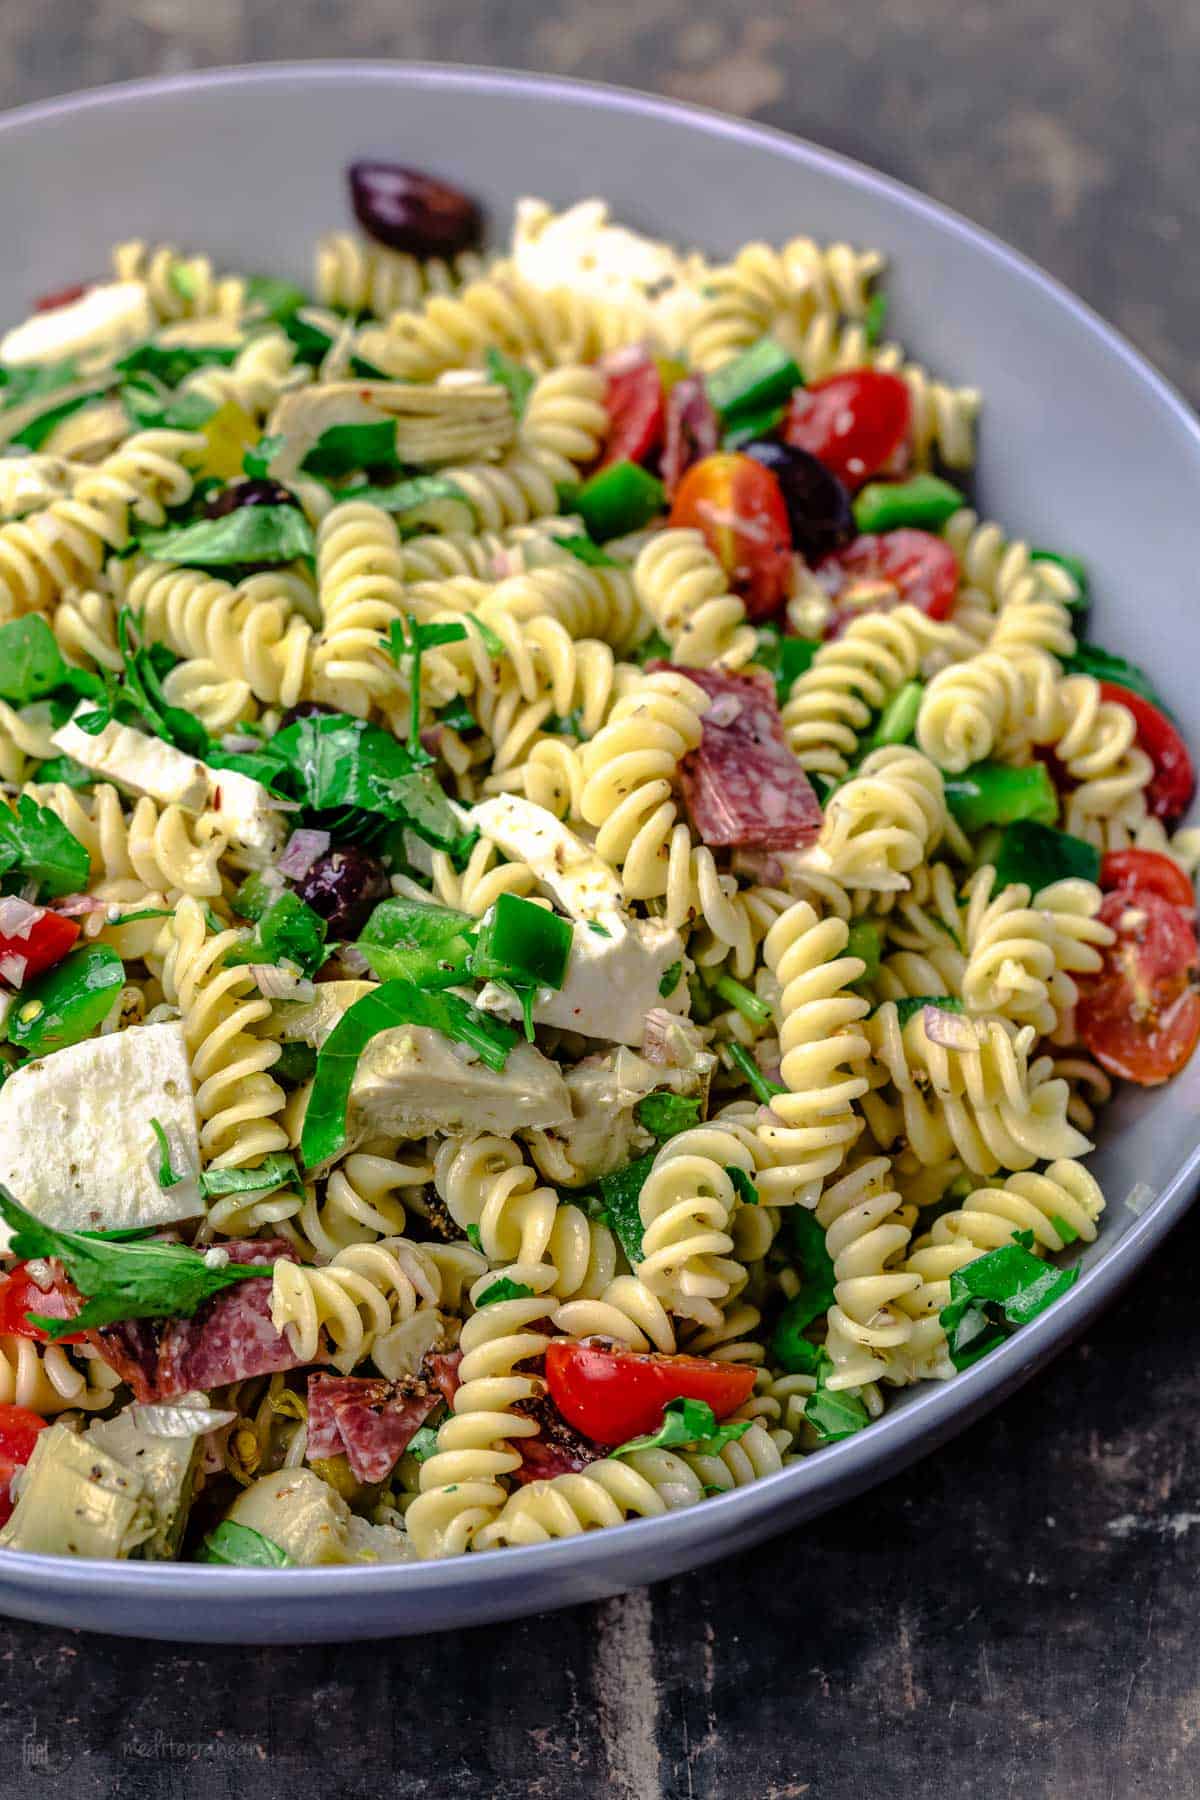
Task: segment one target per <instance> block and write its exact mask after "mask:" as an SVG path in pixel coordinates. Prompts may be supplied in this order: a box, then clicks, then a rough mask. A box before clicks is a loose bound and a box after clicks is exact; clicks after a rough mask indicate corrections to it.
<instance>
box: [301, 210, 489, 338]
mask: <svg viewBox="0 0 1200 1800" xmlns="http://www.w3.org/2000/svg"><path fill="white" fill-rule="evenodd" d="M483 267H484V265H483V259H482V258H481V257H479V256H477V255H476V254H475V253H474V252H472V251H464V252H463V253H462V254H461V255H459V256H456V257H454V259H453V260H452V261H451V262H442V261H441V260H439V259H437V258H432V259H430V260H428V261H421V260H419V259H418V258H417V257H415V256H407V255H405V253H404V252H403V251H401V250H389V249H386V248H385V247H384V246H383V245H382V244H374V243H372V242H371V240H370V239H369V238H365V237H359V236H357V235H355V234H354V233H352V232H349V231H327V232H326V233H325V234H324V235H323V236H322V237H321V238H320V239H319V241H318V243H317V248H316V256H315V259H314V271H313V272H314V276H315V282H316V294H317V299H318V301H319V302H320V304H321V305H322V306H331V307H334V308H336V309H337V310H338V311H339V312H348V313H364V312H366V313H373V314H374V315H375V317H376V318H378V319H384V318H387V317H388V316H389V315H390V314H391V313H394V312H412V311H413V310H415V309H416V308H417V307H419V306H421V305H422V304H423V302H424V301H425V299H426V297H427V296H428V295H429V294H431V293H439V294H450V293H453V292H454V291H455V290H456V289H457V288H460V287H461V286H462V285H463V284H464V283H465V282H467V281H470V280H473V279H475V278H477V277H478V276H479V275H481V274H482V273H483Z"/></svg>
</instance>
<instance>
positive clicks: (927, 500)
mask: <svg viewBox="0 0 1200 1800" xmlns="http://www.w3.org/2000/svg"><path fill="white" fill-rule="evenodd" d="M966 504H967V497H966V495H965V494H964V493H963V492H962V491H961V489H959V488H956V487H954V486H953V485H952V483H950V482H949V481H943V480H942V479H941V477H940V476H939V475H912V476H910V477H909V479H908V480H907V481H869V482H868V483H867V485H866V487H865V488H863V489H862V490H861V491H860V492H859V493H858V494H857V495H856V496H855V500H854V523H855V524H856V525H857V526H858V529H859V530H860V531H895V530H896V529H897V528H898V527H899V526H902V525H915V526H916V527H917V528H918V529H919V530H921V531H940V530H941V528H942V526H943V525H944V524H945V523H946V520H947V519H949V518H951V517H952V516H953V515H954V514H955V513H956V512H957V511H958V510H959V508H960V507H962V506H965V505H966Z"/></svg>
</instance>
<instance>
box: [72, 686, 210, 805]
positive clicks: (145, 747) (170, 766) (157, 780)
mask: <svg viewBox="0 0 1200 1800" xmlns="http://www.w3.org/2000/svg"><path fill="white" fill-rule="evenodd" d="M95 710H96V702H95V701H94V700H84V701H81V703H80V705H79V706H78V707H77V708H76V710H75V716H74V718H72V719H69V720H68V721H67V723H66V724H65V725H64V726H62V728H61V729H60V730H59V731H56V732H55V734H54V738H53V743H54V745H55V747H56V748H57V749H59V750H61V751H62V753H63V755H64V756H73V757H74V758H75V761H76V762H77V763H82V765H83V767H84V768H85V769H91V770H92V772H93V774H96V775H102V776H104V777H105V779H106V780H108V781H115V782H116V784H117V786H118V787H123V788H128V789H129V790H130V792H131V793H134V794H149V796H150V798H151V799H152V800H157V802H158V804H159V805H160V806H171V805H176V804H177V805H179V806H183V807H186V808H187V810H188V811H189V812H200V811H201V810H202V808H203V807H204V803H205V801H206V800H207V798H208V791H209V771H208V769H206V768H205V766H204V764H203V763H202V762H197V760H196V758H195V757H194V756H186V755H185V754H184V752H183V751H182V750H176V749H175V747H174V745H173V744H165V743H164V742H163V741H162V739H161V738H156V737H150V736H149V735H148V733H146V732H144V731H135V730H134V729H133V727H132V726H131V725H118V724H117V722H116V720H115V719H114V720H113V721H112V723H111V724H108V725H106V726H105V727H104V730H103V731H101V732H98V733H97V734H96V736H95V737H91V736H89V734H88V733H87V732H86V731H82V730H80V727H79V725H78V723H77V721H78V719H79V718H80V716H81V715H83V714H86V713H90V712H95Z"/></svg>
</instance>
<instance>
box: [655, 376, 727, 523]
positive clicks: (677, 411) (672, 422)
mask: <svg viewBox="0 0 1200 1800" xmlns="http://www.w3.org/2000/svg"><path fill="white" fill-rule="evenodd" d="M720 435H721V434H720V426H719V425H718V424H717V415H716V413H715V412H714V411H713V409H712V403H711V401H710V400H709V398H708V394H707V393H706V392H705V388H704V383H703V381H702V380H701V378H700V376H699V375H685V376H684V378H683V380H682V381H677V382H676V383H675V385H674V387H673V388H672V389H671V391H670V393H669V394H668V395H667V431H666V442H665V444H664V445H663V453H662V460H661V462H660V464H659V474H660V475H661V476H662V481H663V486H664V487H665V488H666V490H667V493H668V495H672V494H674V492H675V489H676V488H677V487H678V486H679V483H680V482H681V481H682V480H683V478H684V476H685V475H686V474H687V472H688V470H689V469H690V468H691V466H692V464H693V463H695V462H699V461H700V459H701V458H702V457H705V456H711V454H712V452H713V451H714V450H715V449H716V448H717V445H718V443H719V442H720Z"/></svg>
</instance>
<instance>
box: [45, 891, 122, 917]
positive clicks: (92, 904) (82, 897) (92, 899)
mask: <svg viewBox="0 0 1200 1800" xmlns="http://www.w3.org/2000/svg"><path fill="white" fill-rule="evenodd" d="M111 906H112V901H111V900H101V899H100V898H99V896H98V895H96V894H64V895H63V897H62V899H61V900H59V901H57V902H56V903H55V907H54V910H55V912H58V913H61V914H62V916H63V918H64V919H82V918H83V916H84V915H85V913H94V912H102V913H107V912H108V910H109V908H110V907H111Z"/></svg>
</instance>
